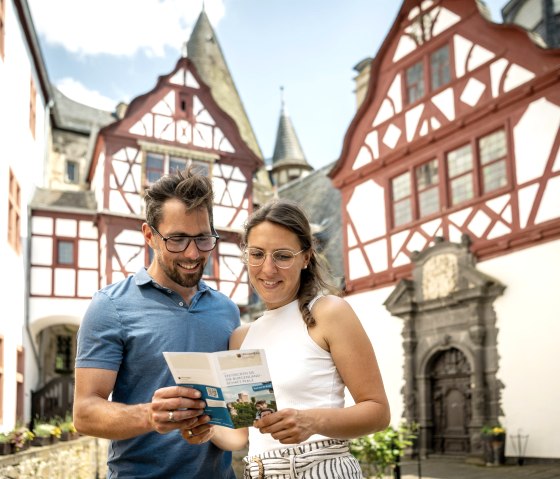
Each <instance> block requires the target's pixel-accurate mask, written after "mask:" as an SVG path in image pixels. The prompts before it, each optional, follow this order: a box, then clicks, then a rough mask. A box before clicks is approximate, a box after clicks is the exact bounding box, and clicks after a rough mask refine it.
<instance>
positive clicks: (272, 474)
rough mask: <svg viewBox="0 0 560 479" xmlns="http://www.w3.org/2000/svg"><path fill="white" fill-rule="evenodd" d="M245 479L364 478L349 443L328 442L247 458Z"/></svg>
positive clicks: (273, 451) (272, 451)
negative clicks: (351, 452)
mask: <svg viewBox="0 0 560 479" xmlns="http://www.w3.org/2000/svg"><path fill="white" fill-rule="evenodd" d="M243 461H245V470H244V473H243V479H363V476H362V470H361V468H360V464H359V462H358V461H357V460H356V458H355V457H354V456H352V454H350V450H349V448H348V441H340V440H338V439H327V440H324V441H314V442H307V443H303V444H299V445H297V446H293V447H287V448H279V449H273V450H271V451H266V452H263V453H262V454H259V455H257V456H251V457H249V456H246V457H245V458H243Z"/></svg>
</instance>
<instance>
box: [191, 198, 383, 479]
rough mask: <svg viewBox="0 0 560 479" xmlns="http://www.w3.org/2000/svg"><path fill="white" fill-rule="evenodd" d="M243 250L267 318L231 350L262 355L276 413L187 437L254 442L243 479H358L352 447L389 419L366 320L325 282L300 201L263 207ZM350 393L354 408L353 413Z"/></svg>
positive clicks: (240, 334)
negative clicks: (249, 425)
mask: <svg viewBox="0 0 560 479" xmlns="http://www.w3.org/2000/svg"><path fill="white" fill-rule="evenodd" d="M243 243H244V247H243V259H244V262H245V264H246V265H247V270H248V273H249V280H250V282H251V284H252V286H253V288H254V289H255V290H256V291H257V293H258V294H259V296H260V297H261V299H262V301H263V302H264V304H265V306H266V311H265V313H264V315H263V316H262V317H261V318H259V319H258V320H257V321H255V322H253V323H250V324H245V325H242V326H241V327H240V328H238V329H237V330H235V331H234V333H233V334H232V337H231V338H230V348H231V349H252V348H260V349H265V351H266V356H267V362H268V365H269V369H270V373H271V378H272V382H273V385H274V394H275V397H276V405H277V409H278V411H277V412H274V413H272V414H268V415H266V416H261V418H260V419H258V420H256V421H255V423H254V427H252V428H248V430H247V429H237V430H231V429H227V428H221V427H217V426H214V427H210V426H208V425H207V424H204V425H200V426H198V427H196V428H195V429H194V431H193V432H194V434H195V435H194V436H188V435H187V434H186V433H185V434H184V437H185V439H186V440H188V441H189V442H191V443H198V442H204V441H206V440H208V439H210V440H212V442H213V443H214V444H215V445H217V446H218V447H221V448H223V449H231V450H236V449H241V448H243V447H244V446H245V444H246V440H247V435H248V437H249V454H248V456H247V457H246V458H245V462H246V466H245V473H244V474H245V475H244V477H245V478H247V479H248V478H253V477H254V478H257V477H258V478H267V477H272V476H274V477H279V478H283V477H286V478H289V477H298V478H311V477H321V478H338V477H344V478H361V477H362V474H361V471H360V466H359V464H358V462H357V461H356V460H355V459H354V457H353V456H352V455H351V454H350V453H349V451H348V440H349V439H351V438H354V437H358V436H362V435H365V434H370V433H372V432H375V431H379V430H382V429H384V428H385V427H387V425H388V424H389V419H390V413H389V405H388V402H387V397H386V395H385V390H384V387H383V381H382V378H381V374H380V372H379V367H378V365H377V361H376V358H375V353H374V351H373V347H372V345H371V342H370V340H369V338H368V336H367V335H366V332H365V331H364V329H363V327H362V324H361V322H360V320H359V319H358V317H357V316H356V314H355V313H354V311H353V310H352V308H351V307H350V305H349V304H348V303H347V302H346V301H345V300H344V299H342V298H340V297H339V296H337V295H336V294H334V293H336V290H335V288H333V287H332V286H329V285H328V284H327V283H326V281H325V279H324V276H325V270H324V268H323V266H322V265H321V262H320V259H319V257H318V254H317V252H316V251H315V250H314V248H313V237H312V234H311V227H310V224H309V221H308V220H307V217H306V215H305V213H304V212H303V211H302V210H301V209H300V208H299V206H298V205H297V204H295V203H293V202H290V201H287V200H276V201H273V202H271V203H268V204H266V205H264V206H262V207H261V208H260V209H258V210H257V211H256V212H255V213H253V215H252V216H251V217H250V218H249V219H248V220H247V222H246V224H245V232H244V238H243ZM345 387H347V388H348V391H349V392H350V394H351V395H352V398H353V399H354V403H355V404H354V405H351V406H348V407H344V388H345Z"/></svg>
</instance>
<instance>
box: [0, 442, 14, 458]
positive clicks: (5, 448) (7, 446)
mask: <svg viewBox="0 0 560 479" xmlns="http://www.w3.org/2000/svg"><path fill="white" fill-rule="evenodd" d="M14 452H16V448H15V446H14V444H12V443H11V442H2V443H0V456H6V455H8V454H13V453H14Z"/></svg>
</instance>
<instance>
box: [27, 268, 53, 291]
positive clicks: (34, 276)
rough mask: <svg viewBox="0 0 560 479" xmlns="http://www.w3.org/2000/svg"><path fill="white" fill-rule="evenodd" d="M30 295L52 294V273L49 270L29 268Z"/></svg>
mask: <svg viewBox="0 0 560 479" xmlns="http://www.w3.org/2000/svg"><path fill="white" fill-rule="evenodd" d="M30 292H31V294H41V295H50V294H51V293H52V272H51V269H50V268H37V267H34V268H31V285H30Z"/></svg>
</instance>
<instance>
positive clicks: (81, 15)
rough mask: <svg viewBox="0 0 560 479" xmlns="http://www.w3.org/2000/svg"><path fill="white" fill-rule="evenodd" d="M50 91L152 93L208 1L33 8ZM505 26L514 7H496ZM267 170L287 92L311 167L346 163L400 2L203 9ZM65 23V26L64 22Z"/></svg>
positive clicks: (242, 3)
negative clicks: (349, 140)
mask: <svg viewBox="0 0 560 479" xmlns="http://www.w3.org/2000/svg"><path fill="white" fill-rule="evenodd" d="M28 2H29V5H30V8H31V12H32V15H33V20H34V24H35V28H36V30H37V33H38V35H39V40H40V42H41V48H42V51H43V54H44V57H45V61H46V64H47V70H48V73H49V76H50V79H51V81H52V82H53V83H54V84H55V85H57V86H58V87H59V88H60V89H61V90H62V91H63V92H64V93H65V94H66V95H68V96H69V97H71V98H73V99H75V100H77V101H81V102H83V103H85V104H89V105H92V106H95V107H97V108H102V109H107V110H112V109H113V108H114V106H115V105H116V104H117V103H119V102H120V101H125V102H128V101H130V100H132V99H133V98H134V97H136V96H138V95H141V94H143V93H146V92H147V91H149V90H151V89H152V88H153V87H154V86H155V84H156V81H157V78H158V76H160V75H165V74H167V73H169V72H170V71H171V70H172V69H173V67H174V66H175V63H176V61H177V60H178V58H179V57H180V50H181V46H182V44H183V42H184V41H185V40H186V39H187V38H188V36H189V34H190V31H191V29H192V26H193V24H194V22H195V21H196V18H197V17H198V15H199V13H200V11H201V7H202V0H118V1H114V0H98V1H96V2H90V1H85V0H48V1H45V0H28ZM485 3H486V4H487V6H488V7H489V9H490V11H491V13H492V18H493V20H494V21H496V22H501V13H500V11H501V9H502V8H503V6H504V5H505V4H506V3H507V1H506V0H488V1H486V2H485ZM204 5H205V7H204V8H205V10H206V13H207V14H208V17H209V18H210V21H211V22H212V24H213V26H214V29H215V31H216V35H217V37H218V41H219V43H220V45H221V48H222V51H223V53H224V56H225V58H226V61H227V64H228V67H229V69H230V72H231V74H232V77H233V80H234V82H235V84H236V87H237V89H238V91H239V94H240V96H241V100H242V101H243V104H244V106H245V110H246V111H247V115H248V117H249V121H250V122H251V125H252V126H253V130H254V131H255V135H256V137H257V141H258V143H259V145H260V147H261V150H262V153H263V155H264V157H265V158H269V157H271V156H272V153H273V149H274V141H275V139H276V130H277V128H278V118H279V114H280V87H281V86H283V87H284V99H285V103H286V107H287V110H288V112H289V114H290V117H291V119H292V122H293V124H294V126H295V129H296V132H297V135H298V138H299V140H300V143H301V145H302V148H303V151H304V153H305V156H306V157H307V160H308V162H309V163H310V164H311V165H312V166H313V167H315V168H320V167H322V166H324V165H326V164H328V163H331V162H332V161H334V160H336V159H337V158H338V155H339V154H340V150H341V148H342V141H343V138H344V134H345V132H346V129H347V127H348V125H349V123H350V121H351V120H352V117H353V115H354V113H355V110H356V106H355V97H354V81H353V78H354V76H355V74H356V72H355V71H354V66H355V65H356V64H358V63H359V62H360V61H361V60H363V59H364V58H366V57H374V56H375V54H376V53H377V50H378V48H379V47H380V45H381V43H382V41H383V39H384V38H385V36H386V35H387V33H388V31H389V29H390V28H391V25H392V23H393V21H394V19H395V17H396V15H397V12H398V10H399V8H400V5H401V2H400V1H398V0H388V1H386V0H348V1H343V0H276V1H273V0H205V2H204ZM62 12H64V14H62Z"/></svg>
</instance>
